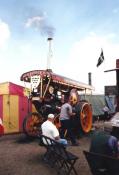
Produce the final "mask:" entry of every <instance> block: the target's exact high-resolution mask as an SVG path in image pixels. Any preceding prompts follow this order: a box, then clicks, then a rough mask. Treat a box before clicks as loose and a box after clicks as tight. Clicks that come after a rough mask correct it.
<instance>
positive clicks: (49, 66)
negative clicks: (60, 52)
mask: <svg viewBox="0 0 119 175" xmlns="http://www.w3.org/2000/svg"><path fill="white" fill-rule="evenodd" d="M52 40H53V38H48V39H47V41H48V43H49V51H48V56H47V70H48V71H52V69H51V59H52V57H53V52H52V46H51V44H52Z"/></svg>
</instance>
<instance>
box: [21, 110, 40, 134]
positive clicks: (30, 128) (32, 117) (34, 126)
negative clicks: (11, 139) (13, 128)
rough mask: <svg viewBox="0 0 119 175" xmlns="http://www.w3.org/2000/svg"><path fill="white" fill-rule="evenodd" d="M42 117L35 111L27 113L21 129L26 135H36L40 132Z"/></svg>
mask: <svg viewBox="0 0 119 175" xmlns="http://www.w3.org/2000/svg"><path fill="white" fill-rule="evenodd" d="M42 123H43V117H42V115H41V114H39V113H37V112H33V113H29V114H28V115H27V116H26V117H25V119H24V121H23V131H24V133H25V134H26V135H27V136H30V137H37V136H38V135H40V134H41V124H42Z"/></svg>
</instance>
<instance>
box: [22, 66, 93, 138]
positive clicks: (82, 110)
mask: <svg viewBox="0 0 119 175" xmlns="http://www.w3.org/2000/svg"><path fill="white" fill-rule="evenodd" d="M20 79H21V81H24V82H27V83H30V85H31V90H30V95H29V100H30V101H31V102H32V104H34V106H35V108H36V111H37V112H33V113H32V112H29V113H28V114H27V115H26V117H25V119H24V122H23V130H24V132H25V133H26V134H27V135H29V136H37V135H38V134H40V133H41V128H40V126H41V124H42V123H43V122H44V121H45V120H46V119H47V115H48V114H49V113H53V114H55V120H54V123H55V125H56V126H57V128H60V122H59V113H60V107H61V105H62V104H63V103H64V96H65V95H68V96H70V98H72V100H73V105H74V107H73V108H74V110H75V111H76V117H75V118H76V119H77V122H76V123H77V129H81V130H82V131H83V132H84V133H88V132H90V130H91V127H92V109H91V104H89V103H88V101H86V100H85V99H84V100H80V98H79V93H80V92H81V93H82V92H83V93H84V94H86V93H91V92H92V90H93V87H92V86H90V85H88V84H84V83H81V82H78V81H75V80H72V79H70V78H66V77H63V76H61V75H57V74H55V73H53V72H52V70H50V69H48V70H33V71H29V72H26V73H23V74H22V75H21V78H20Z"/></svg>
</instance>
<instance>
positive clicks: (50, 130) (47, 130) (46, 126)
mask: <svg viewBox="0 0 119 175" xmlns="http://www.w3.org/2000/svg"><path fill="white" fill-rule="evenodd" d="M53 121H54V114H49V115H48V119H47V120H46V121H45V122H44V123H43V124H42V125H41V130H42V134H43V135H45V136H47V137H50V138H51V139H54V140H56V141H57V142H59V143H61V144H63V145H65V146H66V145H67V140H66V139H61V138H60V136H59V131H58V129H57V128H56V126H55V125H54V123H53Z"/></svg>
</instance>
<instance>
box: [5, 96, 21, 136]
mask: <svg viewBox="0 0 119 175" xmlns="http://www.w3.org/2000/svg"><path fill="white" fill-rule="evenodd" d="M18 99H19V97H18V96H17V95H4V96H3V122H4V126H5V133H14V132H18V131H19V104H18Z"/></svg>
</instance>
